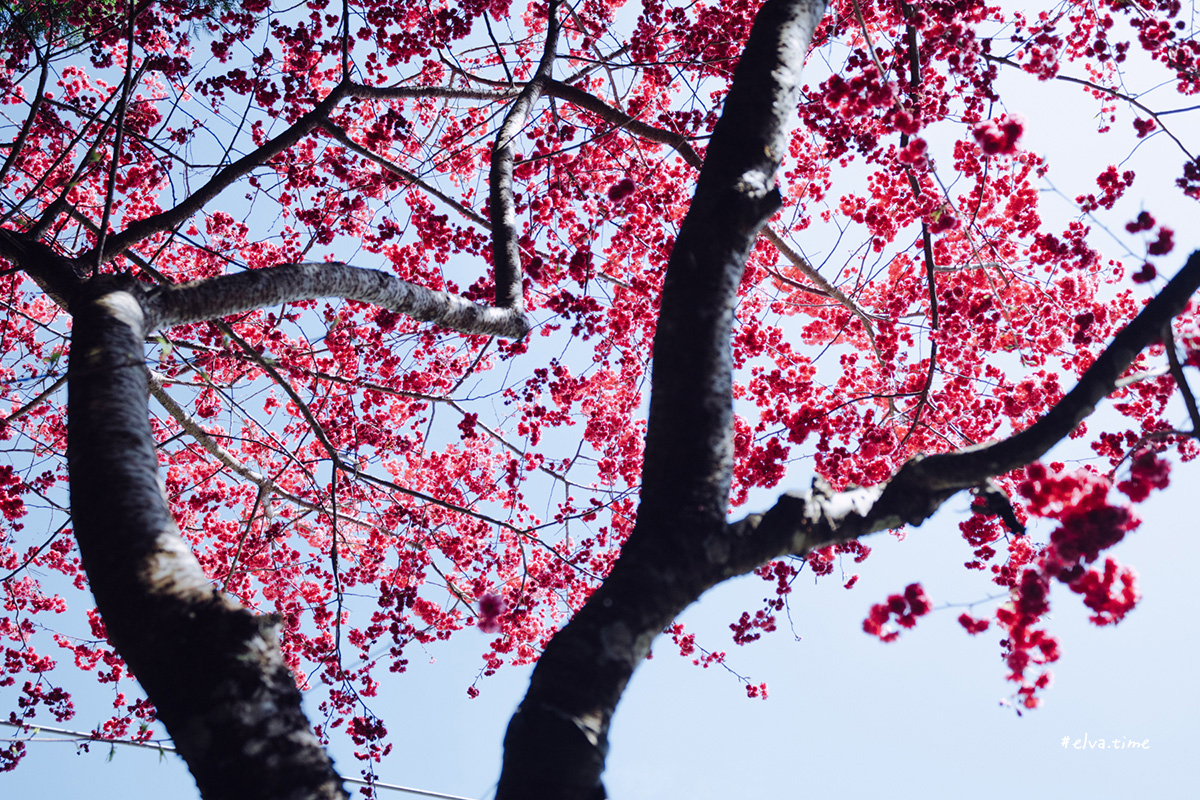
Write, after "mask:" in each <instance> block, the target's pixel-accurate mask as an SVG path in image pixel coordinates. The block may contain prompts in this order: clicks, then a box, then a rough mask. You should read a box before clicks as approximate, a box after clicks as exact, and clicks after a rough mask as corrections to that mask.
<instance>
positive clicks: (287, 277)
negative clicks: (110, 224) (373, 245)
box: [143, 262, 529, 339]
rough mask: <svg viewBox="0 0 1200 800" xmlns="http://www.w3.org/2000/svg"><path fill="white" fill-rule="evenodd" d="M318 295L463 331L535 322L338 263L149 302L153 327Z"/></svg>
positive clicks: (184, 287) (284, 268)
mask: <svg viewBox="0 0 1200 800" xmlns="http://www.w3.org/2000/svg"><path fill="white" fill-rule="evenodd" d="M317 297H342V298H345V299H347V300H358V301H359V302H362V303H371V304H372V305H377V306H380V307H382V308H387V309H391V310H392V311H397V312H399V313H402V314H405V315H407V316H410V317H412V318H413V319H416V320H420V321H423V322H433V323H435V324H437V325H441V326H442V327H443V328H449V329H450V330H454V331H458V332H460V333H468V334H480V335H483V336H502V337H505V338H511V339H520V338H522V337H523V336H525V334H527V333H528V332H529V321H528V320H527V319H526V318H525V315H524V314H523V313H522V312H521V311H520V309H519V308H517V309H511V308H492V307H490V306H482V305H479V304H477V303H472V302H471V301H469V300H466V299H464V298H462V297H460V296H458V295H453V294H447V293H446V292H438V291H434V290H433V289H427V288H425V287H424V286H419V285H417V284H415V283H409V282H408V281H403V280H400V279H399V278H397V277H395V276H394V275H389V274H387V273H386V272H380V271H378V270H373V269H363V268H361V267H354V266H351V265H349V264H342V263H339V262H306V263H301V264H283V265H280V266H277V267H265V268H263V269H253V270H246V271H245V272H237V273H233V274H231V275H222V276H219V277H215V278H206V279H205V280H202V281H196V282H194V283H185V284H178V285H171V286H160V287H156V288H154V289H152V290H150V295H149V296H148V297H147V298H146V299H145V300H144V301H143V304H144V306H145V307H146V309H147V312H148V314H149V315H150V319H149V320H148V322H147V324H148V330H153V329H154V328H158V327H169V326H171V325H179V324H182V323H186V322H197V321H200V320H208V319H216V318H219V317H227V316H230V315H232V314H240V313H242V312H244V311H250V310H252V309H256V308H267V307H269V306H277V305H280V304H281V303H288V302H294V301H297V300H309V299H312V298H317Z"/></svg>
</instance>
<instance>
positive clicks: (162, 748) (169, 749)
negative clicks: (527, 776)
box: [0, 720, 475, 800]
mask: <svg viewBox="0 0 1200 800" xmlns="http://www.w3.org/2000/svg"><path fill="white" fill-rule="evenodd" d="M0 725H7V726H9V727H11V728H19V729H21V730H29V731H32V732H33V733H34V734H36V733H37V732H39V731H45V732H46V733H52V734H55V736H54V737H53V738H0V742H63V743H70V742H74V743H77V744H78V743H80V742H86V743H88V744H90V743H92V742H96V743H98V744H110V745H118V744H119V745H125V746H126V747H140V748H143V749H148V750H155V751H157V752H159V753H175V752H176V750H175V747H174V746H172V745H169V744H164V742H168V741H170V740H169V739H157V740H154V739H152V740H148V741H144V742H139V741H134V740H133V739H98V738H96V737H95V736H93V735H92V734H91V733H85V732H84V731H73V730H69V729H67V728H53V727H50V726H49V725H37V724H35V723H17V722H9V721H7V720H0ZM338 777H340V778H341V779H342V781H343V782H345V783H352V784H355V785H356V786H372V787H374V788H376V789H386V790H387V791H390V792H403V793H405V794H414V795H418V796H420V797H434V798H438V800H475V798H472V797H463V796H462V795H457V794H446V793H445V792H433V791H429V790H428V789H414V788H413V787H411V786H401V785H399V784H396V783H382V782H381V781H364V780H362V779H361V778H347V777H345V776H344V775H339V776H338Z"/></svg>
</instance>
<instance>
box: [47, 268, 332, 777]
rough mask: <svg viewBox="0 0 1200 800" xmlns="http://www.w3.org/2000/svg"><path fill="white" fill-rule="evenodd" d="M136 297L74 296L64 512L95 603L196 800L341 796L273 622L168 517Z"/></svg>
mask: <svg viewBox="0 0 1200 800" xmlns="http://www.w3.org/2000/svg"><path fill="white" fill-rule="evenodd" d="M139 296H140V289H139V288H138V287H137V286H135V285H134V284H133V282H132V281H131V280H128V279H118V278H112V277H102V278H98V279H95V280H91V281H87V282H85V283H82V284H80V285H79V287H78V288H77V289H76V291H75V292H74V294H73V296H72V298H71V312H72V314H73V316H74V324H73V331H72V346H71V363H70V369H69V381H68V383H69V403H68V410H69V414H70V417H69V422H68V444H67V458H68V463H69V467H70V479H71V517H72V522H73V525H74V529H75V538H76V540H77V541H78V543H79V550H80V555H81V557H82V561H83V566H84V569H85V570H86V571H87V575H88V582H89V585H90V587H91V590H92V593H93V595H94V596H95V598H96V606H97V608H98V609H99V611H100V615H101V618H102V619H103V620H104V624H105V626H106V627H107V631H108V635H109V637H110V638H111V640H112V642H113V644H114V645H115V647H116V648H117V651H118V652H119V653H120V654H121V657H122V658H124V659H125V661H126V662H127V663H128V664H129V667H130V669H131V670H132V671H133V673H134V675H135V676H136V677H137V678H138V681H139V682H140V683H141V684H142V686H143V688H144V689H145V690H146V694H147V695H148V696H149V697H150V699H151V700H152V701H153V702H154V705H155V708H156V709H157V711H158V716H159V719H161V720H162V721H163V723H164V724H165V725H166V726H167V730H168V731H169V732H170V734H171V737H172V738H173V739H174V741H175V746H176V748H177V749H178V751H179V753H180V755H181V756H183V758H184V759H185V761H186V762H187V764H188V767H189V768H190V769H191V771H192V774H193V776H194V777H195V779H196V784H197V786H198V787H199V788H200V792H201V794H202V795H203V796H204V797H205V798H207V800H218V799H219V798H231V799H232V798H240V799H242V800H244V799H245V798H263V800H267V798H271V800H281V799H282V798H296V799H297V800H299V798H343V797H346V796H347V795H346V793H345V792H344V791H343V789H342V786H341V779H340V778H339V777H338V775H337V773H335V772H334V769H333V763H332V761H331V760H330V759H329V756H328V755H327V754H326V753H325V751H324V748H323V747H322V746H321V745H320V743H319V742H318V741H317V739H316V737H315V736H314V735H313V733H312V730H311V728H310V726H309V723H308V720H307V719H306V718H305V716H304V713H303V712H302V711H301V708H300V692H299V691H298V690H297V688H296V684H295V680H294V679H293V677H292V674H291V672H290V671H289V670H288V668H287V666H286V664H285V663H284V661H283V658H282V654H281V653H280V649H279V642H278V638H277V636H276V632H275V629H276V621H275V620H273V619H271V618H269V617H263V616H259V615H256V614H253V613H251V612H250V611H248V610H247V609H245V608H243V607H242V606H240V605H239V604H238V603H237V602H236V601H235V600H233V599H232V598H231V597H230V596H229V595H227V594H224V593H222V592H220V591H219V590H218V589H217V587H216V586H214V585H213V583H212V581H211V580H209V578H208V576H207V575H205V574H204V571H203V570H202V569H201V567H200V564H199V563H198V562H197V561H196V559H195V557H194V556H193V555H192V553H191V551H190V550H189V548H188V546H187V544H186V543H185V542H184V541H183V539H182V537H181V536H180V535H179V531H178V529H177V528H176V526H175V522H174V520H173V519H172V517H171V512H170V509H169V508H168V506H167V501H166V497H165V496H164V495H163V490H162V488H161V485H160V482H159V477H158V457H157V454H156V452H155V447H154V438H153V436H152V433H151V429H150V422H149V412H148V409H147V406H146V398H147V393H148V388H149V387H148V381H147V372H146V367H145V364H144V363H143V359H144V356H143V342H144V340H145V333H146V330H145V318H144V314H143V311H142V308H141V305H140V304H139Z"/></svg>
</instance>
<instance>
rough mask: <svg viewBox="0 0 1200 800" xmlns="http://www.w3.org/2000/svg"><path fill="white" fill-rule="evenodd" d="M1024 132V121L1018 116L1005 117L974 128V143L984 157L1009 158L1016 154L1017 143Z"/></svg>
mask: <svg viewBox="0 0 1200 800" xmlns="http://www.w3.org/2000/svg"><path fill="white" fill-rule="evenodd" d="M1024 132H1025V119H1024V118H1023V117H1021V116H1020V115H1019V114H1012V115H1005V116H1003V117H1000V118H999V119H995V120H988V121H987V122H983V123H980V124H979V125H976V126H975V130H974V131H973V134H974V136H975V141H977V142H978V143H979V146H980V148H981V149H982V150H983V152H984V154H985V155H989V156H1011V155H1014V154H1016V152H1017V142H1018V141H1019V140H1020V138H1021V134H1022V133H1024Z"/></svg>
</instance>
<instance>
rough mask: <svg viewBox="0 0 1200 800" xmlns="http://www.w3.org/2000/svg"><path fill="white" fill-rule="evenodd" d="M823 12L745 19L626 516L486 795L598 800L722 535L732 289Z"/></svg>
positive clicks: (673, 287)
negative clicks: (654, 648) (652, 673)
mask: <svg viewBox="0 0 1200 800" xmlns="http://www.w3.org/2000/svg"><path fill="white" fill-rule="evenodd" d="M823 12H824V4H823V3H821V2H818V0H770V2H767V3H766V5H764V6H763V8H762V10H761V11H760V12H759V14H758V17H757V18H756V20H755V23H754V28H753V30H752V32H751V34H750V39H749V42H748V43H747V45H746V49H745V51H744V53H743V55H742V58H741V61H740V62H739V63H738V66H737V70H736V71H735V73H734V78H733V85H732V87H731V89H730V92H729V96H728V98H727V99H726V102H725V109H724V111H723V113H722V115H721V119H720V121H719V122H718V123H717V126H716V129H715V130H714V132H713V137H712V141H711V144H710V145H709V149H708V154H707V161H706V162H705V164H704V167H703V169H702V170H701V172H700V176H699V179H698V183H697V187H696V194H695V197H694V198H693V200H692V204H691V207H690V209H689V211H688V214H687V216H686V218H685V219H684V221H683V223H682V225H681V227H680V231H679V236H678V238H677V239H676V242H675V247H674V250H673V251H672V254H671V260H670V264H669V266H668V270H667V276H666V281H665V284H664V288H663V296H662V307H661V312H660V315H659V322H658V328H657V333H656V336H655V340H654V373H653V378H652V387H651V400H650V420H649V427H648V432H647V437H646V450H645V462H644V466H643V473H642V476H643V481H642V493H641V506H640V508H639V510H638V521H637V524H636V527H635V528H634V531H633V533H632V535H631V536H630V538H629V541H628V542H627V544H626V545H625V548H624V550H623V551H622V554H621V558H620V559H619V560H618V562H617V564H616V566H615V567H614V569H613V571H612V573H611V574H610V575H609V577H608V578H607V579H606V580H605V582H604V585H603V586H601V587H600V589H598V590H597V591H596V593H595V594H594V595H593V596H592V597H591V599H590V600H589V601H588V603H587V604H586V605H585V606H584V608H583V609H581V610H580V612H579V613H578V614H576V616H575V618H574V619H572V620H571V622H570V623H569V624H568V625H567V627H566V628H564V629H563V630H562V631H560V632H559V634H558V635H557V636H555V637H554V639H553V640H552V641H551V643H550V645H549V646H548V647H547V649H546V652H545V653H544V654H543V656H542V658H541V659H540V660H539V662H538V666H537V668H536V669H535V671H534V674H533V679H532V682H531V685H530V688H529V693H528V694H527V695H526V697H525V700H524V702H523V703H522V704H521V707H520V708H519V709H518V711H517V713H516V714H515V715H514V717H513V720H512V722H511V723H510V725H509V730H508V734H507V736H506V738H505V753H504V771H503V774H502V776H501V779H500V786H499V789H498V792H497V797H498V799H499V800H514V799H516V798H520V799H521V800H525V798H556V800H557V799H559V798H564V799H565V798H597V797H603V796H604V790H603V786H602V785H601V783H600V773H601V771H602V770H603V767H604V756H605V751H606V747H607V732H608V725H609V720H610V719H611V717H612V713H613V711H614V709H615V708H616V704H617V701H618V700H619V698H620V696H621V692H622V691H623V690H624V688H625V684H626V682H627V681H628V680H629V677H630V675H631V674H632V673H633V670H634V669H635V668H636V666H637V665H638V664H639V663H640V662H641V661H642V659H644V658H645V656H646V653H647V652H648V651H649V648H650V642H651V641H652V640H653V638H654V637H655V636H656V635H657V634H658V633H659V632H660V631H662V629H663V628H664V627H665V626H666V625H667V624H669V623H670V621H671V620H672V619H674V617H675V616H676V615H677V614H678V613H679V612H680V611H682V610H683V608H684V607H686V606H687V605H688V604H689V603H691V602H692V601H693V600H694V599H695V598H696V597H698V596H699V594H700V592H701V591H703V589H702V588H701V583H702V582H703V580H704V575H705V574H706V573H707V572H708V571H709V570H707V569H703V568H702V564H703V563H704V562H705V561H706V559H707V555H706V553H707V548H708V547H709V546H710V545H711V544H715V543H717V542H718V541H719V540H720V539H721V538H722V537H723V536H724V533H725V529H726V523H725V509H726V507H727V505H728V498H729V485H730V478H731V474H732V459H733V447H732V421H733V410H732V377H731V374H732V365H731V359H730V347H729V342H730V336H731V331H732V327H733V319H734V315H733V309H734V304H735V302H736V298H737V289H738V285H739V284H740V283H741V279H742V273H743V271H744V268H745V263H746V259H747V257H748V255H749V252H750V248H751V247H752V246H753V244H754V241H755V237H756V236H757V235H758V232H759V230H760V229H761V228H762V226H763V225H764V224H765V223H766V221H767V219H768V218H769V217H770V215H771V214H772V213H773V212H774V211H775V210H776V209H777V208H778V206H779V202H780V199H779V192H778V190H777V189H776V187H775V172H776V170H777V169H778V166H779V163H780V160H781V159H782V156H783V153H784V152H785V151H786V135H787V132H788V128H789V126H790V122H791V120H793V119H794V118H795V113H796V106H797V102H798V98H799V89H800V83H799V78H800V67H801V65H802V64H803V61H804V56H805V54H806V52H807V50H808V45H809V42H810V41H811V38H812V33H813V31H814V29H815V28H816V25H817V23H818V22H819V21H820V18H821V15H822V14H823Z"/></svg>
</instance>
